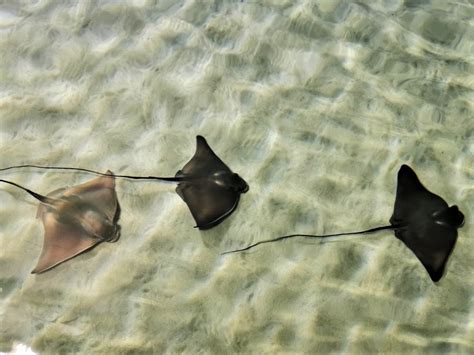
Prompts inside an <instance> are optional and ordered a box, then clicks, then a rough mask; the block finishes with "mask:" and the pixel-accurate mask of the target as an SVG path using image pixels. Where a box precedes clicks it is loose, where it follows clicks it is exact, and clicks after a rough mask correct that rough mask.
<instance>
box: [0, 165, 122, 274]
mask: <svg viewBox="0 0 474 355" xmlns="http://www.w3.org/2000/svg"><path fill="white" fill-rule="evenodd" d="M0 182H4V183H7V184H10V185H13V186H16V187H18V188H20V189H22V190H24V191H26V192H28V193H29V194H30V195H31V196H33V197H34V198H36V199H37V200H39V201H40V202H41V203H40V205H39V207H38V212H37V215H36V217H37V218H41V219H42V221H43V226H44V243H43V250H42V252H41V256H40V258H39V261H38V264H37V265H36V267H35V269H34V270H33V271H32V273H33V274H39V273H42V272H45V271H48V270H51V269H52V268H54V267H56V266H58V265H59V264H61V263H63V262H65V261H67V260H70V259H72V258H74V257H76V256H78V255H79V254H82V253H84V252H86V251H89V250H91V249H92V248H94V247H96V246H97V245H98V244H100V243H102V242H115V241H117V240H118V239H119V237H120V226H119V225H118V224H117V222H118V219H119V216H120V206H119V203H118V201H117V195H116V193H115V180H114V176H113V173H112V172H111V171H107V174H106V175H105V176H101V177H98V178H95V179H93V180H91V181H89V182H86V183H84V184H81V185H77V186H73V187H69V188H61V189H57V190H54V191H53V192H51V193H49V194H48V195H47V196H43V195H40V194H38V193H36V192H34V191H31V190H29V189H27V188H26V187H23V186H21V185H18V184H16V183H15V182H12V181H9V180H3V179H0Z"/></svg>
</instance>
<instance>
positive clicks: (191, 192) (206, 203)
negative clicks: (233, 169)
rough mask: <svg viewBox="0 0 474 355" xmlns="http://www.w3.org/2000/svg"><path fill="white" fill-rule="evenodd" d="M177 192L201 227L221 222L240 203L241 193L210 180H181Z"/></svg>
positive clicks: (204, 227) (207, 227) (209, 226)
mask: <svg viewBox="0 0 474 355" xmlns="http://www.w3.org/2000/svg"><path fill="white" fill-rule="evenodd" d="M176 192H177V193H178V195H179V196H181V198H182V199H183V201H184V202H186V204H187V205H188V207H189V210H190V211H191V214H192V215H193V217H194V220H195V221H196V227H198V228H199V229H209V228H212V227H214V226H216V225H218V224H219V223H221V222H222V221H223V220H224V219H225V218H226V217H227V216H228V215H230V214H231V213H232V212H233V211H234V210H235V209H236V208H237V205H238V203H239V198H240V193H239V192H236V191H233V190H230V189H225V188H222V187H220V186H219V185H216V184H215V183H213V182H212V181H209V180H205V179H202V180H199V181H194V182H181V183H179V184H178V187H176Z"/></svg>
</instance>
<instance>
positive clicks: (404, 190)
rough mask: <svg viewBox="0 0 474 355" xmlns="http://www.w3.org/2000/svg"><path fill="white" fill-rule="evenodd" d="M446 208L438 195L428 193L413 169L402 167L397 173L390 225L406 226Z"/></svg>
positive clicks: (406, 166) (445, 204) (446, 205)
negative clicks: (395, 193)
mask: <svg viewBox="0 0 474 355" xmlns="http://www.w3.org/2000/svg"><path fill="white" fill-rule="evenodd" d="M447 208H448V204H447V203H446V202H445V201H444V200H443V199H442V198H441V197H439V196H438V195H435V194H434V193H432V192H430V191H428V190H427V189H426V188H425V187H424V186H423V185H422V184H421V182H420V180H419V179H418V177H417V176H416V174H415V172H414V171H413V169H411V168H410V167H409V166H408V165H402V167H401V168H400V170H399V171H398V184H397V196H396V199H395V208H394V211H393V215H392V217H391V218H390V223H391V224H393V225H395V224H408V223H410V222H412V221H414V220H419V219H426V218H427V216H430V215H432V214H433V213H434V212H436V211H441V210H444V209H447Z"/></svg>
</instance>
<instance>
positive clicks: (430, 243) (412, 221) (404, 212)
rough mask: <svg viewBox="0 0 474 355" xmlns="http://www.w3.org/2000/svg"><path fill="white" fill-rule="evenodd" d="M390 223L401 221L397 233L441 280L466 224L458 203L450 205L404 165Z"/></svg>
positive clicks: (437, 278) (427, 268)
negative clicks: (459, 233) (427, 187)
mask: <svg viewBox="0 0 474 355" xmlns="http://www.w3.org/2000/svg"><path fill="white" fill-rule="evenodd" d="M390 223H391V224H392V225H400V227H398V228H396V229H395V230H394V232H395V236H396V237H397V238H398V239H400V240H401V241H402V242H403V243H404V244H405V245H406V246H407V247H408V248H409V249H410V250H411V251H412V252H413V253H414V254H415V255H416V257H417V258H418V259H419V260H420V262H421V263H422V264H423V266H424V267H425V268H426V271H428V274H429V275H430V277H431V279H432V280H433V281H435V282H437V281H439V280H440V279H441V277H442V276H443V273H444V269H445V267H446V263H447V261H448V258H449V256H450V255H451V253H452V251H453V249H454V245H455V244H456V240H457V236H458V232H457V229H458V228H460V227H462V225H463V224H464V215H463V214H462V212H461V211H459V209H458V207H457V206H456V205H454V206H451V207H449V206H448V204H447V203H446V202H445V201H444V200H443V199H442V198H441V197H440V196H438V195H435V194H434V193H432V192H430V191H428V190H427V189H426V188H425V187H424V186H423V185H422V183H421V182H420V180H419V179H418V177H417V176H416V174H415V172H414V171H413V169H411V168H410V167H409V166H408V165H402V167H401V168H400V170H399V172H398V184H397V196H396V199H395V208H394V212H393V215H392V217H391V218H390Z"/></svg>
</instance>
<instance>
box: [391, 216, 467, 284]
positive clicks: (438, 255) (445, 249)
mask: <svg viewBox="0 0 474 355" xmlns="http://www.w3.org/2000/svg"><path fill="white" fill-rule="evenodd" d="M395 235H396V236H397V238H399V239H401V240H402V241H403V243H404V244H405V245H406V246H407V247H408V248H409V249H410V250H411V251H412V252H413V253H414V254H415V255H416V257H417V258H418V260H420V262H421V263H422V264H423V266H424V267H425V269H426V271H428V274H429V275H430V277H431V280H433V281H434V282H437V281H439V280H440V279H441V277H442V276H443V274H444V269H445V267H446V263H447V261H448V259H449V256H450V255H451V253H452V251H453V249H454V245H455V244H456V240H457V235H458V233H457V230H456V228H453V227H451V226H446V225H439V224H435V223H431V224H420V225H417V224H416V223H414V224H412V225H410V226H409V227H408V228H406V229H402V230H395Z"/></svg>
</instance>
